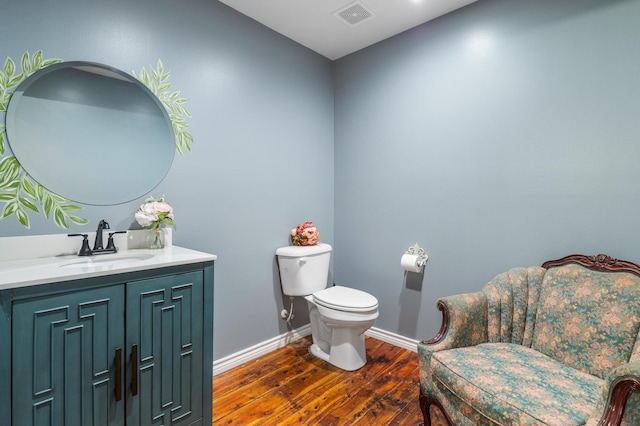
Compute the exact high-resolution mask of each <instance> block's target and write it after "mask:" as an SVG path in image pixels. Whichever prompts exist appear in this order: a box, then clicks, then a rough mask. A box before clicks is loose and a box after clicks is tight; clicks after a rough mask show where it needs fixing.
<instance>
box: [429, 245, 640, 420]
mask: <svg viewBox="0 0 640 426" xmlns="http://www.w3.org/2000/svg"><path fill="white" fill-rule="evenodd" d="M438 308H439V309H440V310H441V311H442V316H443V322H442V327H441V328H440V331H439V332H438V334H437V336H436V337H435V338H433V339H431V340H428V341H423V342H420V343H419V344H418V354H419V360H420V406H421V409H422V413H423V417H424V422H425V425H426V426H432V425H433V426H440V425H454V426H478V425H555V426H571V425H587V426H595V425H606V426H610V425H626V426H639V425H640V338H639V336H638V332H639V329H640V265H636V264H634V263H631V262H626V261H620V260H616V259H612V258H610V257H609V256H606V255H598V256H583V255H571V256H567V257H565V258H562V259H558V260H554V261H549V262H546V263H544V264H543V265H542V267H529V268H514V269H511V270H510V271H508V272H505V273H502V274H500V275H498V276H496V277H495V278H494V279H493V280H492V281H490V282H489V283H488V284H487V285H485V286H484V288H483V289H482V290H481V291H478V292H476V293H469V294H462V295H456V296H450V297H444V298H441V299H440V300H439V301H438Z"/></svg>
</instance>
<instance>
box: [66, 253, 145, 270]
mask: <svg viewBox="0 0 640 426" xmlns="http://www.w3.org/2000/svg"><path fill="white" fill-rule="evenodd" d="M106 256H107V257H87V258H85V259H82V260H76V261H73V262H68V263H63V264H62V265H60V267H61V268H90V267H104V268H109V267H113V266H117V265H122V264H126V263H134V262H140V261H143V260H149V259H151V258H152V257H153V255H152V254H131V255H125V256H118V257H110V256H109V255H106Z"/></svg>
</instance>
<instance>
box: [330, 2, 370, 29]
mask: <svg viewBox="0 0 640 426" xmlns="http://www.w3.org/2000/svg"><path fill="white" fill-rule="evenodd" d="M333 16H335V17H336V18H338V19H340V20H341V21H342V22H344V23H345V24H347V25H349V26H354V25H358V24H360V23H362V22H364V21H365V20H367V19H369V18H373V17H374V16H375V15H374V13H373V12H372V11H371V10H370V9H369V8H368V7H367V6H365V5H364V4H363V3H361V2H359V1H357V2H355V3H351V4H350V5H348V6H346V7H343V8H342V9H340V10H338V11H335V12H333Z"/></svg>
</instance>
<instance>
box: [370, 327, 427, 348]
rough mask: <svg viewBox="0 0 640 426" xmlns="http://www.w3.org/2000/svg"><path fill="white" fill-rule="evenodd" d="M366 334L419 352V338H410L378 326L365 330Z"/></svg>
mask: <svg viewBox="0 0 640 426" xmlns="http://www.w3.org/2000/svg"><path fill="white" fill-rule="evenodd" d="M364 334H365V336H369V337H373V338H374V339H378V340H382V341H383V342H386V343H389V344H391V345H393V346H398V347H401V348H403V349H407V350H409V351H412V352H418V340H415V339H410V338H408V337H404V336H401V335H399V334H395V333H391V332H390V331H386V330H382V329H380V328H376V327H371V328H370V329H369V330H367V331H365V333H364Z"/></svg>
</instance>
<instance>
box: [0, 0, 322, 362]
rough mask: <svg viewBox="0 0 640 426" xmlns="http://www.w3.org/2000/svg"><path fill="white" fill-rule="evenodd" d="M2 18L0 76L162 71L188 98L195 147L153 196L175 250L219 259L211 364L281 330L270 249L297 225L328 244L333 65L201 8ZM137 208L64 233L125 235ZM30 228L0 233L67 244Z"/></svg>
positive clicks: (212, 5) (8, 7) (82, 3)
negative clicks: (3, 70)
mask: <svg viewBox="0 0 640 426" xmlns="http://www.w3.org/2000/svg"><path fill="white" fill-rule="evenodd" d="M0 10H1V16H2V17H1V18H0V21H1V23H2V28H3V36H2V37H0V61H1V62H0V65H1V64H4V60H5V58H6V57H7V56H10V57H11V58H12V59H13V60H14V61H16V62H17V63H18V66H19V61H20V57H21V55H22V54H23V53H24V52H25V51H30V52H31V53H34V52H35V51H37V50H40V49H41V50H43V51H44V56H45V57H46V58H53V57H57V58H62V59H65V60H86V61H93V62H100V63H105V64H109V65H111V66H114V67H116V68H119V69H121V70H123V71H125V72H128V73H131V71H132V70H136V71H139V70H140V69H141V68H142V67H147V69H148V68H149V66H154V67H155V65H156V63H157V61H158V59H161V60H162V61H163V63H164V67H165V69H166V70H168V71H170V72H171V83H172V88H173V89H175V90H179V91H180V92H181V96H183V97H185V98H188V99H189V102H188V104H187V107H189V109H190V111H191V113H192V115H193V119H191V120H189V122H190V123H191V127H190V128H189V131H190V132H191V134H192V135H193V137H194V139H195V143H194V144H193V152H192V153H187V154H185V156H184V157H179V156H176V159H175V161H174V163H173V167H172V169H171V171H170V172H169V175H168V176H167V177H166V178H165V180H164V181H163V182H162V183H161V184H160V186H159V187H158V188H157V189H155V190H154V191H153V192H152V194H153V195H154V196H160V195H162V194H165V195H166V198H167V201H168V202H169V203H170V204H171V205H172V206H173V207H174V210H175V216H176V222H177V224H178V228H177V232H176V233H175V234H174V243H175V244H177V245H181V246H185V247H189V248H194V249H198V250H203V251H206V252H210V253H214V254H217V255H218V259H219V260H218V262H217V263H216V271H215V279H216V287H215V300H216V302H215V357H216V358H220V357H222V356H225V355H228V354H231V353H234V352H237V351H239V350H241V349H244V348H247V347H249V346H252V345H254V344H256V343H259V342H262V341H265V340H267V339H270V338H272V337H274V336H277V335H280V334H282V333H284V332H286V329H287V328H286V324H285V323H284V321H282V320H281V319H280V317H279V315H280V311H281V310H282V308H283V300H282V296H281V292H280V288H279V282H278V281H277V280H274V252H275V249H276V248H277V247H279V246H282V245H287V244H288V235H289V232H290V229H291V228H292V227H294V226H295V225H296V224H298V223H302V222H304V221H306V220H313V221H315V222H316V224H317V226H318V227H319V229H320V232H321V236H322V237H323V239H324V240H325V241H327V242H329V243H333V241H332V236H333V174H334V172H333V157H334V155H333V81H332V74H331V62H330V61H329V60H328V59H325V58H323V57H321V56H320V55H317V54H315V53H313V52H311V51H310V50H308V49H306V48H304V47H302V46H300V45H298V44H296V43H294V42H292V41H290V40H289V39H287V38H285V37H283V36H281V35H279V34H277V33H275V32H273V31H271V30H269V29H268V28H266V27H264V26H262V25H260V24H258V23H256V22H255V21H253V20H250V19H248V18H246V17H244V16H243V15H240V14H239V13H237V12H236V11H234V10H233V9H230V8H229V7H227V6H225V5H223V4H222V3H220V2H218V1H212V0H183V1H172V0H138V1H129V0H117V1H114V0H109V1H97V0H89V1H87V0H52V1H45V2H43V1H38V0H24V1H19V2H3V3H2V6H1V9H0ZM0 119H1V120H4V115H3V114H0ZM117 163H118V155H114V154H113V153H110V152H108V150H107V151H106V152H105V154H104V156H103V157H102V158H99V159H96V164H97V165H98V169H97V170H98V171H99V172H101V173H113V172H117V170H118V167H117ZM79 178H81V176H79ZM95 191H100V188H95ZM144 198H145V197H143V198H141V199H139V200H136V201H134V202H131V203H126V204H122V205H118V206H110V207H92V206H83V207H84V210H83V211H82V212H80V213H79V214H78V215H80V216H82V217H86V218H88V219H90V220H91V223H90V224H88V225H86V226H84V227H79V226H75V227H73V228H72V231H74V232H77V231H78V230H80V229H81V230H83V231H94V230H95V227H96V224H97V222H98V220H99V219H101V218H105V219H107V220H108V221H109V222H110V223H111V227H112V228H118V229H127V228H129V226H130V225H131V224H132V222H133V221H134V219H133V214H134V213H135V211H136V210H137V208H138V206H139V205H140V203H141V202H142V201H143V200H144ZM1 207H3V204H2V203H0V208H1ZM31 219H32V222H33V223H32V226H31V229H29V230H27V229H25V228H23V227H22V226H21V225H20V224H18V222H17V221H16V220H15V218H14V217H10V218H8V219H5V220H3V221H0V235H2V236H14V235H36V234H52V233H66V231H65V230H62V229H60V228H57V227H56V226H55V225H54V223H53V221H46V220H44V219H43V218H42V217H38V216H37V215H31ZM286 303H287V304H288V300H287V301H286ZM304 307H305V306H304V305H302V304H299V306H297V307H296V313H299V315H298V319H296V321H298V322H297V323H295V324H294V325H298V326H299V325H301V324H300V323H299V322H300V321H301V322H302V323H304V319H305V313H304V311H302V310H300V308H304ZM287 308H288V305H287ZM298 311H299V312H298Z"/></svg>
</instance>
